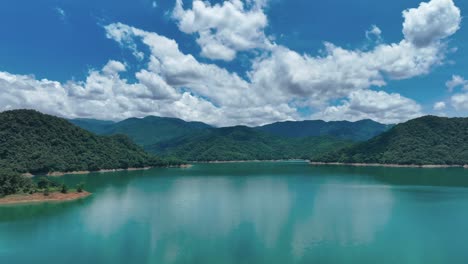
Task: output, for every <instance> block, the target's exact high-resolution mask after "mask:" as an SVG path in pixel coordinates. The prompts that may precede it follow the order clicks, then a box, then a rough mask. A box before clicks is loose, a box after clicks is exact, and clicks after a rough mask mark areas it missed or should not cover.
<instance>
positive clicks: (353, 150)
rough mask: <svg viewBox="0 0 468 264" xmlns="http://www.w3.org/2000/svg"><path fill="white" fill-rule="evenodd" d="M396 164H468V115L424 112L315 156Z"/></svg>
mask: <svg viewBox="0 0 468 264" xmlns="http://www.w3.org/2000/svg"><path fill="white" fill-rule="evenodd" d="M314 161H319V162H341V163H379V164H399V165H466V164H468V118H445V117H437V116H424V117H421V118H416V119H413V120H410V121H408V122H406V123H402V124H399V125H396V126H395V127H393V128H392V129H390V130H389V131H387V132H384V133H382V134H381V135H379V136H377V137H375V138H373V139H371V140H369V141H366V142H363V143H359V144H356V145H354V146H350V147H347V148H344V149H342V150H337V151H333V152H330V153H327V154H325V155H322V156H321V157H318V158H316V159H314Z"/></svg>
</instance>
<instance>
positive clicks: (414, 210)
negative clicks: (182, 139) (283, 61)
mask: <svg viewBox="0 0 468 264" xmlns="http://www.w3.org/2000/svg"><path fill="white" fill-rule="evenodd" d="M59 181H64V182H65V183H67V184H69V185H75V184H77V183H79V182H81V181H85V182H86V183H87V190H89V191H91V192H93V195H92V196H91V197H89V198H86V199H84V200H79V201H74V202H67V203H46V204H40V205H22V206H3V207H0V263H51V262H56V263H62V262H65V263H67V264H74V263H80V264H82V263H112V264H115V263H184V264H187V263H201V264H211V263H213V264H224V263H226V264H227V263H233V264H234V263H236V264H237V263H257V264H262V263H265V264H267V263H268V264H275V263H278V264H279V263H281V264H285V263H359V264H366V263H369V264H375V263H383V264H385V263H392V264H393V263H424V264H431V263H463V264H466V263H468V188H467V187H468V170H464V169H461V168H460V169H459V168H447V169H413V168H376V167H373V168H364V167H333V166H321V167H313V166H310V165H308V164H306V163H301V162H284V163H238V164H236V163H232V164H198V165H195V166H193V167H192V168H189V169H152V170H149V171H136V172H117V173H106V174H97V173H95V174H89V175H79V176H78V175H70V176H65V177H63V178H59Z"/></svg>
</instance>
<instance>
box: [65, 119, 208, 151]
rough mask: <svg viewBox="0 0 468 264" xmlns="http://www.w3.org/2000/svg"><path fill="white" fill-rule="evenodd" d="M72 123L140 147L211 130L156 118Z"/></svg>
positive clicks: (205, 125)
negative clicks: (125, 137)
mask: <svg viewBox="0 0 468 264" xmlns="http://www.w3.org/2000/svg"><path fill="white" fill-rule="evenodd" d="M70 122H72V123H73V124H75V125H77V126H80V127H82V128H84V129H86V130H88V131H91V132H94V133H96V134H100V135H115V134H124V135H127V136H128V137H130V138H131V139H132V140H133V141H134V142H135V143H137V144H138V145H140V146H148V145H154V144H157V143H159V142H162V141H166V140H171V139H174V138H177V137H181V136H185V135H189V134H191V133H193V132H195V131H198V130H204V129H209V128H211V126H209V125H207V124H204V123H201V122H186V121H184V120H181V119H177V118H167V117H156V116H148V117H145V118H130V119H126V120H123V121H121V122H117V123H113V122H108V121H98V120H89V119H85V120H83V119H73V120H70Z"/></svg>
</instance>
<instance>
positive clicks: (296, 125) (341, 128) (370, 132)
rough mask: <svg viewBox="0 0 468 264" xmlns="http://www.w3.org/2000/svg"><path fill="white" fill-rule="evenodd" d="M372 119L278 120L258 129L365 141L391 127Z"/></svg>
mask: <svg viewBox="0 0 468 264" xmlns="http://www.w3.org/2000/svg"><path fill="white" fill-rule="evenodd" d="M391 127H392V125H384V124H381V123H378V122H375V121H373V120H370V119H366V120H361V121H357V122H350V121H330V122H325V121H322V120H306V121H286V122H277V123H273V124H269V125H265V126H260V127H257V128H256V129H258V130H261V131H264V132H268V133H270V134H273V135H277V136H283V137H293V138H298V137H311V136H331V137H336V138H340V139H348V140H354V141H365V140H368V139H371V138H373V137H375V136H377V135H379V134H381V133H383V132H385V131H387V130H388V129H389V128H391Z"/></svg>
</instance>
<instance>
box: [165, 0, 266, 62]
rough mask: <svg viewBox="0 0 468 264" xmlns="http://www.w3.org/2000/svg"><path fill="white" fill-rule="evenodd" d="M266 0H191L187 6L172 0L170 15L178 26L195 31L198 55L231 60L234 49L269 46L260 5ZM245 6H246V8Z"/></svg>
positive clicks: (181, 28) (191, 31) (264, 17)
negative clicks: (215, 0) (211, 0)
mask: <svg viewBox="0 0 468 264" xmlns="http://www.w3.org/2000/svg"><path fill="white" fill-rule="evenodd" d="M265 3H266V1H253V0H249V1H245V2H243V1H241V0H228V1H225V2H223V3H222V4H215V5H211V4H210V3H209V2H206V1H201V0H194V1H193V2H192V8H191V9H184V7H183V3H182V0H177V1H176V7H175V9H174V12H173V17H174V18H175V19H176V20H177V22H178V26H179V29H180V30H181V31H182V32H184V33H188V34H197V35H198V37H197V43H198V44H199V45H200V47H201V50H202V51H201V55H202V56H204V57H207V58H210V59H219V60H225V61H231V60H233V59H234V58H235V56H236V53H237V52H238V51H245V50H250V49H255V48H265V47H267V46H269V45H270V44H269V41H268V39H267V38H266V37H265V34H264V29H265V27H266V26H267V24H268V20H267V17H266V15H265V14H264V12H263V10H262V7H263V6H264V5H265ZM247 6H250V8H248V7H247Z"/></svg>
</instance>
